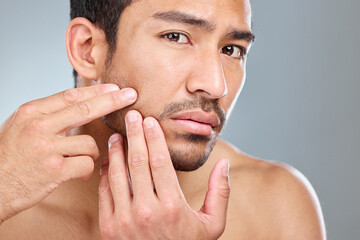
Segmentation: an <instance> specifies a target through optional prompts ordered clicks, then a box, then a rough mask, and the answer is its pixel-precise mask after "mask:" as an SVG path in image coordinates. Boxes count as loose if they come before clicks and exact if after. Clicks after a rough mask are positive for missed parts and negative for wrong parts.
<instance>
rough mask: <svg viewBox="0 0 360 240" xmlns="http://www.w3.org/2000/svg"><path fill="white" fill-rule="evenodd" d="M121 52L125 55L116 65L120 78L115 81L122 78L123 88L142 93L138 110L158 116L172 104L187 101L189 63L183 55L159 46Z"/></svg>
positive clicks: (121, 56) (119, 58)
mask: <svg viewBox="0 0 360 240" xmlns="http://www.w3.org/2000/svg"><path fill="white" fill-rule="evenodd" d="M130 49H132V50H130ZM119 50H120V51H119V53H121V54H118V55H117V56H116V58H117V59H118V60H117V61H116V62H113V66H118V67H117V69H116V71H112V72H113V73H114V74H115V75H116V76H117V77H114V78H113V79H118V81H120V82H121V83H118V84H119V85H120V86H121V87H132V88H134V89H135V90H136V91H137V92H138V95H139V97H138V101H137V102H136V104H134V108H135V109H138V110H140V111H141V112H142V113H143V114H144V115H156V114H159V113H160V112H161V111H162V110H163V107H164V106H165V105H166V104H168V103H169V102H171V101H176V99H181V98H184V92H186V90H185V89H186V88H185V85H184V83H185V81H184V80H185V79H186V71H185V70H186V68H187V65H188V64H189V63H187V62H186V61H184V57H185V56H181V54H180V52H177V53H176V52H173V51H171V50H170V51H169V50H168V49H166V48H165V47H163V46H161V44H157V43H153V44H146V43H144V44H141V45H137V46H136V47H129V48H126V49H121V48H120V49H119ZM123 56H126V57H123ZM120 76H121V77H120ZM184 90H185V91H184Z"/></svg>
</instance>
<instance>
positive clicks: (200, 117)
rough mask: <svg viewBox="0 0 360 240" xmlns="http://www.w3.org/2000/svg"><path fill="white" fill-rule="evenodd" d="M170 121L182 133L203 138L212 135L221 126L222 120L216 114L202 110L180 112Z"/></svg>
mask: <svg viewBox="0 0 360 240" xmlns="http://www.w3.org/2000/svg"><path fill="white" fill-rule="evenodd" d="M170 119H171V121H172V123H173V124H174V125H175V126H176V127H177V128H179V129H180V130H181V131H184V132H187V133H191V134H196V135H202V136H210V135H212V134H213V133H214V131H215V129H216V128H217V127H218V126H219V125H220V119H219V117H218V116H217V115H216V114H215V113H214V112H210V113H207V112H204V111H202V110H191V111H185V112H179V113H176V114H174V115H172V116H171V118H170Z"/></svg>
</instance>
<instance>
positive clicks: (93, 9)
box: [70, 0, 132, 86]
mask: <svg viewBox="0 0 360 240" xmlns="http://www.w3.org/2000/svg"><path fill="white" fill-rule="evenodd" d="M131 2H132V0H70V18H71V20H72V19H74V18H77V17H83V18H86V19H88V20H89V21H90V22H92V23H93V24H95V26H96V27H98V28H100V29H101V30H103V31H104V33H105V36H106V41H107V43H108V46H109V53H108V59H110V60H111V56H112V54H113V53H114V52H115V50H116V42H117V37H116V36H117V30H118V24H119V19H120V16H121V13H122V12H123V11H124V9H125V8H126V7H127V6H129V5H130V4H131ZM73 75H74V79H75V86H76V82H77V81H76V79H77V76H78V73H77V72H76V71H75V69H74V71H73Z"/></svg>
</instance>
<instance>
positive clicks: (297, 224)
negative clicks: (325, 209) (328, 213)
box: [215, 141, 326, 239]
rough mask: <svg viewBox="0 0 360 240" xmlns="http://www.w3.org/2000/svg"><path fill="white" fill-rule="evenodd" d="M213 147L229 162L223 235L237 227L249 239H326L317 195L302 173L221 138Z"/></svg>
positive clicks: (230, 233) (230, 234)
mask: <svg viewBox="0 0 360 240" xmlns="http://www.w3.org/2000/svg"><path fill="white" fill-rule="evenodd" d="M217 147H218V148H219V149H220V150H221V151H217V152H222V153H226V154H225V155H226V156H225V157H226V158H228V159H229V160H230V165H231V168H230V185H231V199H230V203H229V217H228V218H229V219H228V223H229V224H230V225H228V227H227V231H226V233H225V235H226V234H227V233H228V234H229V235H228V236H233V234H234V231H233V229H237V231H238V230H239V229H240V230H241V231H243V234H246V236H252V238H251V239H325V238H326V236H325V227H324V221H323V216H322V211H321V207H320V204H319V200H318V197H317V195H316V193H315V191H314V189H313V187H312V186H311V184H310V182H309V181H308V180H307V179H306V177H305V176H304V175H303V174H301V173H300V172H299V171H298V170H296V169H295V168H293V167H291V166H289V165H287V164H284V163H280V162H273V161H265V160H261V159H257V158H254V157H252V156H249V155H247V154H245V153H243V152H241V151H240V150H238V149H237V148H235V147H234V146H232V145H231V144H229V143H226V142H224V141H220V142H219V145H218V146H217ZM215 154H216V153H215ZM223 155H224V154H223ZM244 219H246V222H245V223H244V221H243V220H244ZM240 224H241V227H240V226H239V225H240ZM244 224H245V225H244ZM230 226H231V227H230ZM243 226H245V227H243ZM230 228H231V229H230ZM260 229H261V230H260ZM243 234H242V235H243ZM224 239H232V238H230V237H226V238H224ZM245 239H248V238H245Z"/></svg>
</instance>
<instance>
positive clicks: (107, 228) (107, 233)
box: [100, 220, 116, 239]
mask: <svg viewBox="0 0 360 240" xmlns="http://www.w3.org/2000/svg"><path fill="white" fill-rule="evenodd" d="M100 231H101V234H102V236H103V237H104V238H105V239H115V237H116V227H115V226H114V223H113V221H111V220H103V221H102V222H101V223H100Z"/></svg>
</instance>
